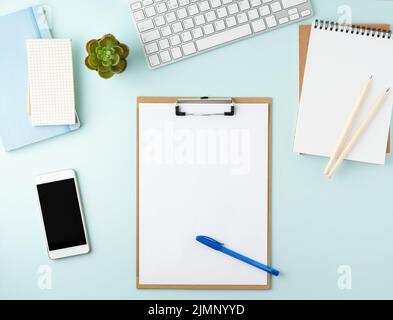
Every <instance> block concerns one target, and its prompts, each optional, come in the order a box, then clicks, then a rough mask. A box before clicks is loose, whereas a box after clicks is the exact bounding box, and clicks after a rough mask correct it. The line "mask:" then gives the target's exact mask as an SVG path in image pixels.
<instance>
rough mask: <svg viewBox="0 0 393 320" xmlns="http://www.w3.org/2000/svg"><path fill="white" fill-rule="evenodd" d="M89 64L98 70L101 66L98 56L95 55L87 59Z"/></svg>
mask: <svg viewBox="0 0 393 320" xmlns="http://www.w3.org/2000/svg"><path fill="white" fill-rule="evenodd" d="M87 62H88V63H89V65H90V66H92V67H93V68H95V69H97V67H98V65H99V61H98V59H97V56H96V55H95V54H91V55H89V56H88V57H87Z"/></svg>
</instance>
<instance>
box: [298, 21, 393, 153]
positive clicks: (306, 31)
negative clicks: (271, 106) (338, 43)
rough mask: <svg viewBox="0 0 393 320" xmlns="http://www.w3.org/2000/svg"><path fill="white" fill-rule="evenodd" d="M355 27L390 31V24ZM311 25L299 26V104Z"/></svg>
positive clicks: (387, 151)
mask: <svg viewBox="0 0 393 320" xmlns="http://www.w3.org/2000/svg"><path fill="white" fill-rule="evenodd" d="M354 26H360V27H366V28H375V29H382V30H385V31H388V30H390V24H369V23H368V24H360V23H359V24H354ZM310 33H311V25H310V24H301V25H299V102H300V97H301V95H302V89H303V80H304V72H305V70H306V62H307V53H308V45H309V43H310ZM386 153H387V154H389V153H390V130H389V134H388V142H387V146H386Z"/></svg>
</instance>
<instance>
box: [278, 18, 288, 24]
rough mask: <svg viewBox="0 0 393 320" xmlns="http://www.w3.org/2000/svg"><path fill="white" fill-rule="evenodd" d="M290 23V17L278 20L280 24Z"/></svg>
mask: <svg viewBox="0 0 393 320" xmlns="http://www.w3.org/2000/svg"><path fill="white" fill-rule="evenodd" d="M288 21H289V19H288V17H282V18H281V19H278V23H279V24H283V23H287V22H288Z"/></svg>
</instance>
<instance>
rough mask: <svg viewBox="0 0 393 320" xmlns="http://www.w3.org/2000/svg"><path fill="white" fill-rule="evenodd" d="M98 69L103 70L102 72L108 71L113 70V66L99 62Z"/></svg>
mask: <svg viewBox="0 0 393 320" xmlns="http://www.w3.org/2000/svg"><path fill="white" fill-rule="evenodd" d="M97 69H98V71H102V72H107V71H111V66H110V65H109V66H105V65H103V64H99V65H98V68H97Z"/></svg>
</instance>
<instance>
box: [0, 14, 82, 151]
mask: <svg viewBox="0 0 393 320" xmlns="http://www.w3.org/2000/svg"><path fill="white" fill-rule="evenodd" d="M0 34H1V35H2V37H3V39H2V41H3V43H7V46H8V48H9V50H3V52H2V59H1V60H0V70H2V74H1V76H0V88H1V94H0V137H1V140H2V142H3V146H4V149H5V150H6V151H11V150H15V149H18V148H21V147H24V146H27V145H30V144H33V143H35V142H38V141H42V140H46V139H49V138H52V137H54V136H58V135H62V134H65V133H68V132H70V131H74V130H76V129H78V128H79V127H80V124H79V122H78V120H77V116H76V115H75V109H73V110H74V111H73V115H72V116H71V118H72V120H69V114H68V119H62V120H61V121H63V122H61V121H60V122H58V123H62V125H59V124H58V123H56V122H54V121H53V119H49V120H50V122H46V121H47V120H48V119H44V121H42V122H41V123H40V122H39V120H42V119H41V118H42V117H38V118H37V117H35V116H34V117H33V109H34V108H33V104H32V105H31V106H30V98H29V91H30V89H29V82H30V83H31V82H32V81H29V73H28V55H27V52H28V50H27V47H28V45H27V43H28V40H29V41H32V40H33V39H49V38H51V33H50V29H49V27H48V23H47V20H46V17H45V12H44V9H43V8H42V7H32V8H27V9H25V10H22V11H19V12H16V13H12V14H9V15H6V16H2V17H0ZM40 44H42V43H41V42H40ZM40 44H38V45H40ZM62 44H64V43H62ZM34 45H35V44H33V46H34ZM68 45H69V44H68V43H67V42H66V43H65V46H68ZM35 47H36V46H35ZM29 52H30V53H31V55H30V54H29V56H31V58H32V62H34V64H31V67H40V65H39V63H40V61H39V60H38V61H37V55H34V50H29ZM42 52H43V53H47V52H48V51H42ZM10 62H13V63H10ZM48 65H50V64H48ZM39 70H40V71H45V70H42V68H39ZM45 74H46V73H45V72H44V74H42V72H41V73H40V72H38V73H34V75H35V76H36V77H37V79H34V81H33V83H37V80H40V79H43V78H42V77H43V76H45ZM30 80H32V79H31V77H30ZM44 85H45V83H44ZM42 88H45V86H42V85H41V89H42ZM31 89H32V90H33V92H34V93H37V94H35V95H34V97H33V99H32V100H34V101H31V102H34V105H39V106H41V109H40V110H38V113H34V114H37V115H41V116H42V115H43V114H45V113H44V112H45V111H47V110H49V109H48V108H53V107H55V106H54V105H52V106H47V105H45V104H44V103H43V102H45V101H39V100H37V97H38V98H44V100H45V99H47V98H48V96H47V95H39V94H38V93H39V91H37V88H31ZM70 90H72V91H73V88H71V89H70ZM71 99H73V96H72V97H71ZM46 101H48V100H46ZM62 103H63V104H64V101H63V102H62ZM68 104H69V103H68ZM56 105H57V104H56ZM42 107H43V108H42ZM45 107H47V109H45ZM29 109H30V111H31V112H32V115H30V114H29ZM66 109H67V107H66ZM67 110H70V108H69V106H68V109H67ZM62 111H64V110H62ZM37 125H39V126H37Z"/></svg>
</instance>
